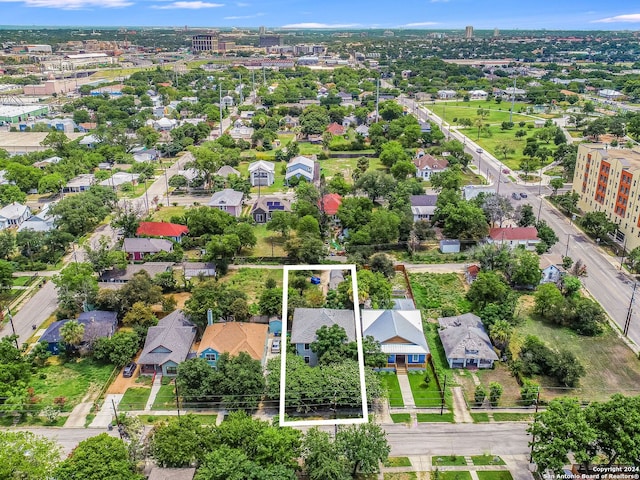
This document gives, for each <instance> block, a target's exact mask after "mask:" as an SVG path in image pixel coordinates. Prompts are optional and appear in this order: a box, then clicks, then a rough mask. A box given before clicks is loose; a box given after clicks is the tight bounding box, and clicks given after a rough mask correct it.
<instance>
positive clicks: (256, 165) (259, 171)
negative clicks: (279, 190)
mask: <svg viewBox="0 0 640 480" xmlns="http://www.w3.org/2000/svg"><path fill="white" fill-rule="evenodd" d="M275 177H276V167H275V165H274V163H273V162H267V161H264V160H258V161H257V162H251V163H250V164H249V180H250V181H251V186H252V187H257V186H261V187H268V186H270V185H273V182H275Z"/></svg>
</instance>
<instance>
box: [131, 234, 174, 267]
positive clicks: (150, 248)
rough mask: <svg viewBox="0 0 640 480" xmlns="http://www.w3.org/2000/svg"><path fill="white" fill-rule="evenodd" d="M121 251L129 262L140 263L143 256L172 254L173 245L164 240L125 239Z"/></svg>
mask: <svg viewBox="0 0 640 480" xmlns="http://www.w3.org/2000/svg"><path fill="white" fill-rule="evenodd" d="M122 249H123V250H124V251H125V252H126V254H127V258H128V259H129V260H133V261H141V260H143V259H144V257H145V255H153V254H154V253H160V252H172V251H173V243H172V242H170V241H169V240H165V239H164V238H125V239H124V243H123V245H122Z"/></svg>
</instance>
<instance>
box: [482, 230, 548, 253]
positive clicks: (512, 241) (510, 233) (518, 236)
mask: <svg viewBox="0 0 640 480" xmlns="http://www.w3.org/2000/svg"><path fill="white" fill-rule="evenodd" d="M487 243H492V244H496V245H507V246H508V247H509V248H511V249H513V248H517V247H519V246H524V248H526V249H527V250H534V249H535V248H536V244H538V243H540V239H539V238H538V230H537V229H536V227H506V228H492V229H490V230H489V236H488V237H487Z"/></svg>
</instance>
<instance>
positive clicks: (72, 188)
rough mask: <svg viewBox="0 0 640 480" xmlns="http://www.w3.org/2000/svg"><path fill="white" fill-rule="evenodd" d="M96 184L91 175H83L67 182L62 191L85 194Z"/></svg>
mask: <svg viewBox="0 0 640 480" xmlns="http://www.w3.org/2000/svg"><path fill="white" fill-rule="evenodd" d="M95 183H96V178H95V176H94V175H93V173H83V174H81V175H78V176H77V177H75V178H72V179H71V180H69V181H68V182H67V184H66V185H65V186H64V188H63V189H62V191H63V192H64V193H80V192H86V191H87V190H89V189H90V188H91V187H92V186H93V185H94V184H95Z"/></svg>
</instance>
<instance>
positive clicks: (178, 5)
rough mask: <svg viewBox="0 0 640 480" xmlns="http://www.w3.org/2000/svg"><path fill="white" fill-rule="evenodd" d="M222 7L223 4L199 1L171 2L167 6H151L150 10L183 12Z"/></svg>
mask: <svg viewBox="0 0 640 480" xmlns="http://www.w3.org/2000/svg"><path fill="white" fill-rule="evenodd" d="M217 7H224V4H223V3H209V2H201V1H199V0H196V1H192V2H173V3H170V4H169V5H153V6H152V7H151V8H156V9H158V10H173V9H184V10H200V9H202V8H217Z"/></svg>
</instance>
